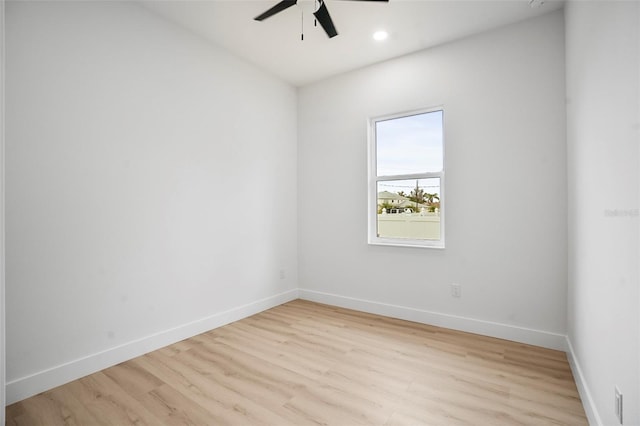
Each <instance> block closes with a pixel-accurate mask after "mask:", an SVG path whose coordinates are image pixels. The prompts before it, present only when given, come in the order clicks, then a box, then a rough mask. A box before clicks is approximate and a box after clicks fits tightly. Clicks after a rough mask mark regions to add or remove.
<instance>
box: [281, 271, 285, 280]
mask: <svg viewBox="0 0 640 426" xmlns="http://www.w3.org/2000/svg"><path fill="white" fill-rule="evenodd" d="M284 278H285V274H284V269H280V279H281V280H284Z"/></svg>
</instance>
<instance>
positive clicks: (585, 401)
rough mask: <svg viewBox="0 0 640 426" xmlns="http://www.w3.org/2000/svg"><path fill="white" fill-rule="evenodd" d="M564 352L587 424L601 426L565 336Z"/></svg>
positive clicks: (570, 345)
mask: <svg viewBox="0 0 640 426" xmlns="http://www.w3.org/2000/svg"><path fill="white" fill-rule="evenodd" d="M566 352H567V359H568V360H569V365H570V366H571V372H572V373H573V379H574V380H575V382H576V387H577V388H578V393H579V394H580V399H581V400H582V406H583V407H584V412H585V414H586V415H587V419H588V420H589V424H590V425H591V426H602V420H601V419H600V415H599V414H598V410H597V409H596V405H595V404H594V402H593V397H592V396H591V392H589V386H587V381H586V380H585V377H584V375H583V374H582V369H581V368H580V364H579V363H578V359H577V358H576V354H575V352H574V351H573V345H572V344H571V340H570V339H569V336H567V350H566Z"/></svg>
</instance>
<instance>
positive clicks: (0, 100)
mask: <svg viewBox="0 0 640 426" xmlns="http://www.w3.org/2000/svg"><path fill="white" fill-rule="evenodd" d="M0 129H3V130H0V425H1V424H4V422H5V410H4V406H5V401H6V396H5V348H4V335H5V315H4V276H5V274H4V0H0Z"/></svg>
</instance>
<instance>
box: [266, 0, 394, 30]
mask: <svg viewBox="0 0 640 426" xmlns="http://www.w3.org/2000/svg"><path fill="white" fill-rule="evenodd" d="M352 1H356V0H352ZM358 1H378V2H388V1H389V0H358ZM297 2H298V0H282V1H280V3H278V4H276V5H275V6H273V7H272V8H271V9H269V10H267V11H266V12H264V13H262V14H260V15H258V16H256V17H255V18H254V19H255V20H256V21H264V20H265V19H267V18H269V17H271V16H273V15H275V14H276V13H279V12H282V11H283V10H285V9H288V8H290V7H291V6H293V5H295V4H296V3H297ZM313 15H314V16H315V17H316V20H317V21H318V22H319V23H320V25H321V26H322V29H324V32H326V33H327V35H328V36H329V38H332V37H335V36H337V35H338V31H336V27H335V25H333V20H332V19H331V15H329V10H328V9H327V5H326V4H325V1H324V0H316V11H315V12H313Z"/></svg>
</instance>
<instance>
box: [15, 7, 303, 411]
mask: <svg viewBox="0 0 640 426" xmlns="http://www.w3.org/2000/svg"><path fill="white" fill-rule="evenodd" d="M6 25H7V46H6V52H7V64H6V65H7V66H6V79H7V85H6V87H7V93H6V124H7V127H6V159H7V163H6V178H7V180H6V195H7V199H6V224H7V235H6V248H7V257H6V259H7V278H6V295H7V300H10V303H9V304H8V305H7V312H6V314H7V380H8V382H9V383H8V391H7V398H8V400H9V401H8V402H12V401H15V400H16V399H20V398H23V397H26V396H28V395H29V394H32V393H34V392H37V391H40V390H43V389H46V388H48V387H52V386H55V385H57V384H60V383H61V382H64V381H66V380H71V379H73V378H75V377H78V376H81V375H83V374H87V373H89V372H91V371H95V370H98V369H100V368H104V367H105V366H106V365H108V364H110V363H114V362H118V361H121V360H123V359H127V358H129V357H132V356H134V355H136V354H138V353H141V352H144V351H146V350H151V349H153V348H155V347H159V346H163V345H165V344H167V343H168V342H170V341H172V340H177V339H181V338H184V337H187V335H189V334H195V333H196V332H198V331H202V330H205V329H208V328H212V327H213V326H215V325H219V324H220V323H224V322H225V321H229V320H231V319H234V318H237V317H239V316H242V315H244V314H248V313H251V312H253V311H257V310H260V309H264V308H265V307H268V306H269V305H272V304H277V303H280V302H282V301H283V300H287V299H290V298H295V296H296V290H295V289H296V288H297V277H296V274H297V247H296V244H297V238H296V229H297V224H296V209H295V205H296V203H297V199H296V150H297V148H296V132H297V130H296V120H297V118H296V91H295V89H294V88H293V87H291V86H289V85H286V84H284V83H282V82H280V81H279V80H277V79H275V78H274V77H272V76H270V75H267V74H265V73H263V72H262V71H259V70H257V69H256V68H254V67H252V66H250V65H248V64H246V63H245V62H243V61H241V60H239V59H236V58H235V57H233V56H231V55H230V54H228V53H226V52H225V51H223V50H221V49H219V48H216V47H214V46H211V45H208V44H206V43H205V42H204V41H202V40H201V39H199V38H196V37H195V36H193V35H191V34H190V33H188V32H187V31H185V30H182V29H180V28H178V27H176V26H174V25H172V24H169V23H168V22H166V21H164V20H162V19H161V18H159V17H156V16H154V15H152V14H151V13H150V12H148V11H146V10H145V9H143V8H141V7H139V6H137V5H135V4H132V3H127V2H99V1H98V2H10V3H8V4H7V10H6ZM256 213H260V214H259V215H256ZM256 217H258V219H256ZM247 219H250V220H247ZM280 270H284V272H285V277H286V278H285V279H281V278H280Z"/></svg>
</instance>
